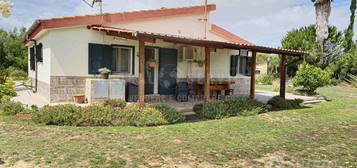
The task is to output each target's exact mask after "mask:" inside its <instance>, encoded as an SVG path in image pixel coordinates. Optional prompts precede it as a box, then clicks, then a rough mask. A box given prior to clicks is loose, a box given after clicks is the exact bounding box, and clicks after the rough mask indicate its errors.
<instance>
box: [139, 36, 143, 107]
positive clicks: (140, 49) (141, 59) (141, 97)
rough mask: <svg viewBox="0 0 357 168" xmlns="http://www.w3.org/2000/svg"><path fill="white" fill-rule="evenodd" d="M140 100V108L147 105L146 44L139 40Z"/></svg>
mask: <svg viewBox="0 0 357 168" xmlns="http://www.w3.org/2000/svg"><path fill="white" fill-rule="evenodd" d="M138 92H139V93H138V94H139V99H138V104H139V106H140V107H144V105H145V42H144V40H139V91H138Z"/></svg>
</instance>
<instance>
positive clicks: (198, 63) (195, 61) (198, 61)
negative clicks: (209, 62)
mask: <svg viewBox="0 0 357 168" xmlns="http://www.w3.org/2000/svg"><path fill="white" fill-rule="evenodd" d="M204 62H205V61H203V60H201V59H195V60H193V63H196V64H197V65H198V66H199V67H203V64H204Z"/></svg>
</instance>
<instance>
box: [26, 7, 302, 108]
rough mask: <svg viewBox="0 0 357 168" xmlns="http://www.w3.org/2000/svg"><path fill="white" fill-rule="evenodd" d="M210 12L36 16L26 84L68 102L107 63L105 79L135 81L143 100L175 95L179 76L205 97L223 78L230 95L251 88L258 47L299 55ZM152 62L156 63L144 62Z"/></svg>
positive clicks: (250, 91)
mask: <svg viewBox="0 0 357 168" xmlns="http://www.w3.org/2000/svg"><path fill="white" fill-rule="evenodd" d="M215 10H216V5H208V6H189V7H179V8H160V9H154V10H141V11H133V12H121V13H106V14H103V15H82V16H70V17H59V18H48V19H39V20H36V21H35V23H34V24H33V25H32V27H31V28H30V29H29V31H28V32H27V35H26V39H25V44H26V45H27V47H28V50H29V65H30V66H29V70H28V71H29V78H30V79H31V84H32V85H33V86H34V90H35V91H36V92H38V93H39V94H41V95H42V96H44V97H45V98H46V99H47V100H48V101H49V102H51V103H53V102H69V101H72V99H73V95H75V94H84V93H85V92H86V88H87V87H88V86H86V81H87V80H88V79H98V78H100V75H98V74H99V73H98V69H99V68H103V67H106V68H109V69H111V71H112V72H111V75H110V79H122V80H124V81H125V82H128V83H129V82H130V83H135V84H138V90H139V91H138V92H139V93H138V94H139V95H138V96H139V102H141V103H143V102H144V99H145V96H144V95H173V94H174V93H175V88H176V84H177V83H178V82H180V81H185V82H188V83H189V84H190V86H192V85H193V84H199V83H200V84H202V86H203V87H202V89H203V90H204V91H203V92H204V97H205V100H206V101H208V100H209V97H210V96H209V95H210V94H211V91H212V88H213V87H212V86H211V84H210V81H220V82H222V83H229V89H230V91H231V92H232V94H247V95H248V94H251V95H252V94H254V86H253V84H254V80H255V73H251V72H255V71H252V70H254V69H255V59H256V52H264V53H275V54H281V55H283V57H284V58H285V55H289V56H290V55H291V56H301V55H303V54H305V52H302V51H293V50H285V49H278V48H269V47H263V46H256V45H254V44H253V43H252V42H249V41H247V40H245V39H243V38H241V37H239V36H237V35H235V34H233V33H231V32H229V31H227V30H225V29H224V28H222V27H220V26H218V25H215V24H212V23H210V22H209V14H210V13H211V12H213V11H215ZM206 17H207V19H205V18H206ZM206 21H207V22H206ZM152 60H155V62H156V63H157V64H158V65H157V66H155V67H149V66H148V61H152ZM282 60H283V61H284V59H282ZM200 63H203V64H204V66H202V65H200ZM282 65H284V64H282ZM252 79H253V80H252Z"/></svg>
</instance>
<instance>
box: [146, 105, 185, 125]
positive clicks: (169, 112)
mask: <svg viewBox="0 0 357 168" xmlns="http://www.w3.org/2000/svg"><path fill="white" fill-rule="evenodd" d="M153 107H154V108H155V109H156V110H158V111H159V112H161V114H162V115H163V116H164V118H165V120H166V121H167V123H169V124H174V123H178V122H182V121H184V120H185V116H183V114H182V113H180V112H178V111H177V110H176V109H175V108H172V107H170V106H169V105H166V104H158V105H154V106H153Z"/></svg>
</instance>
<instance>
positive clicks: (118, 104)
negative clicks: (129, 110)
mask: <svg viewBox="0 0 357 168" xmlns="http://www.w3.org/2000/svg"><path fill="white" fill-rule="evenodd" d="M103 106H109V107H114V108H121V109H123V108H124V107H125V106H126V102H125V100H122V99H106V100H104V103H103Z"/></svg>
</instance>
